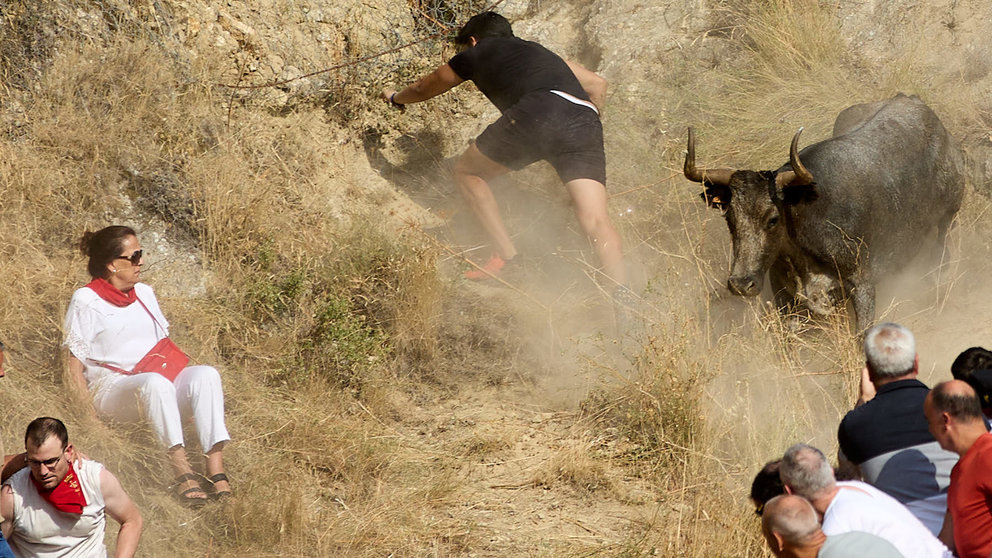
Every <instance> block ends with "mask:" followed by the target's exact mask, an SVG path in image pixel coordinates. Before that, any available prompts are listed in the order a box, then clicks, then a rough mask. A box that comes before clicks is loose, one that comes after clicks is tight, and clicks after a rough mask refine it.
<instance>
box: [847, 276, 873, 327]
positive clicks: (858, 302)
mask: <svg viewBox="0 0 992 558" xmlns="http://www.w3.org/2000/svg"><path fill="white" fill-rule="evenodd" d="M851 302H852V303H853V304H854V318H855V321H856V323H857V324H858V335H864V334H865V332H866V331H868V328H869V327H871V323H872V322H873V321H874V320H875V285H872V284H871V283H869V282H868V281H861V282H858V283H857V284H855V285H854V287H853V288H852V289H851Z"/></svg>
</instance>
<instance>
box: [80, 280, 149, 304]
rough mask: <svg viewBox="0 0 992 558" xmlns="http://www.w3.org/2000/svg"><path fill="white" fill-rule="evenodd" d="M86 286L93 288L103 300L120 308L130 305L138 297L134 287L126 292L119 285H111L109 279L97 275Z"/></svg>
mask: <svg viewBox="0 0 992 558" xmlns="http://www.w3.org/2000/svg"><path fill="white" fill-rule="evenodd" d="M86 286H87V287H89V288H91V289H93V292H95V293H96V294H98V295H100V298H102V299H103V300H106V301H107V302H109V303H110V304H113V305H114V306H118V307H120V308H124V307H125V306H130V305H131V303H132V302H134V301H135V300H137V297H138V294H137V293H136V292H134V289H131V290H129V291H128V292H126V293H125V292H123V291H121V290H120V289H118V288H117V287H115V286H113V285H111V284H110V282H109V281H107V280H106V279H104V278H102V277H97V278H96V279H94V280H92V281H90V282H89V283H87V284H86Z"/></svg>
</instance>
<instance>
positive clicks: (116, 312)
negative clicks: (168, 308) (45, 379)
mask: <svg viewBox="0 0 992 558" xmlns="http://www.w3.org/2000/svg"><path fill="white" fill-rule="evenodd" d="M134 290H135V293H136V294H137V296H138V299H139V300H141V302H143V303H145V306H146V307H148V310H149V311H150V312H151V313H152V315H154V316H155V320H157V321H158V323H157V324H156V323H155V321H153V320H152V317H151V316H149V314H148V312H147V311H145V308H144V307H142V305H141V304H140V303H139V302H137V301H135V302H133V303H131V304H130V305H128V306H125V307H123V308H122V307H119V306H114V305H113V304H110V303H109V302H107V301H105V300H103V299H102V298H100V295H98V294H96V292H94V291H93V290H92V289H90V288H89V287H83V288H81V289H78V290H76V292H75V293H73V295H72V300H71V301H70V302H69V309H68V311H66V314H65V346H66V347H68V348H69V351H70V352H72V354H73V356H75V357H76V358H78V359H79V360H80V361H82V363H83V365H84V366H85V368H84V370H83V375H84V376H85V377H86V383H87V384H88V385H89V387H90V389H98V388H99V385H98V384H100V383H102V380H104V379H105V378H109V377H113V376H114V375H116V374H117V372H114V371H112V370H109V369H107V368H104V367H103V366H100V365H99V364H98V363H101V362H105V363H107V364H110V365H112V366H116V367H118V368H122V369H124V370H132V369H133V368H134V365H135V364H137V363H138V361H139V360H141V358H142V357H144V356H145V355H146V354H148V351H150V350H151V348H152V347H154V346H155V343H157V342H158V341H159V339H162V338H163V337H167V336H168V335H169V322H168V321H166V319H165V316H164V315H162V310H161V308H159V305H158V300H157V299H156V298H155V292H154V291H153V290H152V288H151V287H149V286H148V285H145V284H144V283H138V284H136V285H135V286H134Z"/></svg>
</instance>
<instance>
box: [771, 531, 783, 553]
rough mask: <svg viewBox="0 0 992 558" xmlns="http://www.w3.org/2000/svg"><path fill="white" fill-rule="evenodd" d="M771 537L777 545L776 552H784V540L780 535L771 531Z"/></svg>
mask: <svg viewBox="0 0 992 558" xmlns="http://www.w3.org/2000/svg"><path fill="white" fill-rule="evenodd" d="M772 536H773V537H775V543H776V544H777V545H778V551H779V552H782V551H783V550H785V538H784V537H782V533H779V532H778V531H772Z"/></svg>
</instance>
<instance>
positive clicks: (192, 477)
mask: <svg viewBox="0 0 992 558" xmlns="http://www.w3.org/2000/svg"><path fill="white" fill-rule="evenodd" d="M205 480H207V479H205V478H204V477H203V475H198V474H196V473H183V474H181V475H179V476H178V477H176V482H175V483H174V484H173V485H172V486H173V487H174V488H175V490H176V491H177V492H176V498H178V499H179V501H180V502H182V503H183V504H184V505H187V506H189V507H192V508H198V507H200V506H202V505H203V504H206V503H207V499H208V498H209V497H210V495H209V494H207V491H206V490H204V489H203V487H202V486H200V483H201V482H202V481H205ZM189 481H196V486H191V487H189V488H187V489H186V490H183V491H182V492H178V490H179V487H180V486H182V485H183V483H186V482H189ZM196 492H199V493H201V494H203V495H204V497H203V498H196V497H193V496H190V494H194V493H196Z"/></svg>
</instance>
